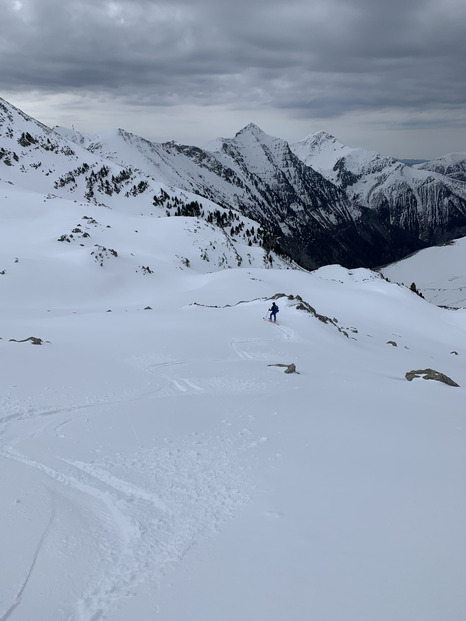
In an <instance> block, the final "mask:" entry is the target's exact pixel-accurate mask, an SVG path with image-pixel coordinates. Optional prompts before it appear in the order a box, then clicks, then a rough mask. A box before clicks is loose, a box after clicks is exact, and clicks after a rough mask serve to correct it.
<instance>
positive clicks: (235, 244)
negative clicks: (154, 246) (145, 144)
mask: <svg viewBox="0 0 466 621" xmlns="http://www.w3.org/2000/svg"><path fill="white" fill-rule="evenodd" d="M113 134H114V136H117V137H118V133H115V132H114V133H113ZM100 151H101V149H100V146H99V143H98V137H97V136H85V135H83V134H79V133H78V132H74V131H73V132H72V131H70V130H61V131H60V132H57V131H54V130H51V129H50V128H48V127H45V126H44V125H42V124H41V123H38V122H36V121H35V120H34V119H32V118H30V117H28V116H27V115H25V114H24V113H23V112H21V111H20V110H18V109H17V108H15V107H14V106H11V105H10V104H8V103H7V102H5V101H3V100H1V99H0V187H1V188H3V189H4V190H3V191H4V193H3V199H4V200H8V201H9V202H10V203H11V204H17V203H18V201H15V200H14V198H12V196H14V195H15V194H14V193H16V194H18V193H23V194H24V192H26V193H28V194H29V193H32V195H33V196H34V201H35V203H36V204H38V205H41V204H42V203H48V202H49V201H50V202H51V203H57V202H58V203H59V204H60V205H62V206H63V207H62V209H63V210H67V209H68V210H69V211H71V210H74V206H75V204H78V205H79V207H80V210H81V211H82V213H83V215H84V218H85V221H82V222H79V223H78V222H75V223H74V224H73V226H71V225H70V226H68V228H66V226H67V225H64V226H65V228H63V230H60V231H59V235H58V237H57V241H61V242H65V244H64V246H65V247H67V248H72V247H79V248H81V247H82V248H83V251H82V252H87V250H89V252H91V253H95V252H97V255H100V254H101V247H103V243H101V242H102V240H101V239H100V237H99V238H98V239H97V237H96V227H97V228H99V227H98V226H97V224H95V223H96V222H100V221H101V219H102V218H101V216H99V217H94V215H93V214H94V211H95V210H93V209H92V208H94V207H99V208H102V207H103V208H106V209H108V210H114V211H116V212H120V213H122V214H123V215H125V216H128V218H127V220H126V221H127V222H129V218H131V217H137V218H141V217H144V218H146V220H145V221H143V222H144V223H140V224H138V227H144V228H145V229H147V230H153V224H152V223H151V222H150V221H149V219H151V218H165V217H167V216H181V217H182V218H183V219H186V218H190V219H191V220H193V218H196V219H201V220H202V219H203V220H205V222H200V223H199V222H197V221H196V220H195V221H194V222H192V224H191V225H186V226H187V229H189V230H192V231H195V230H197V229H199V230H204V228H205V227H204V225H205V226H206V227H207V229H209V230H210V231H211V233H210V237H209V241H208V243H207V244H206V245H204V246H203V245H202V244H201V245H200V246H199V248H197V246H196V247H195V248H194V247H193V255H192V256H191V257H190V258H189V260H188V261H187V262H186V261H185V259H186V257H185V258H183V257H180V258H179V262H181V263H182V264H183V265H185V264H194V262H195V261H196V260H197V259H199V258H200V259H201V260H202V261H205V263H206V269H209V268H210V269H213V268H214V267H219V266H221V267H239V266H241V265H242V266H248V265H255V266H258V265H259V266H264V265H266V266H267V267H286V266H289V265H290V260H289V259H288V257H283V258H279V257H278V256H277V255H276V253H274V252H273V249H271V248H269V245H270V233H269V232H268V231H267V230H266V229H264V228H260V227H259V226H258V225H257V222H255V221H253V220H251V219H250V218H247V217H246V216H244V215H242V214H241V213H240V212H239V211H235V210H232V209H230V208H228V209H226V208H224V207H221V206H220V205H218V204H216V203H213V202H212V201H210V200H208V199H206V198H204V197H201V196H199V194H194V193H191V192H188V191H186V190H182V189H180V187H179V185H178V186H176V187H173V186H172V187H170V186H169V185H166V184H164V183H161V182H160V181H156V180H155V179H154V175H151V176H149V175H147V174H145V173H144V172H142V171H141V170H138V169H136V168H135V163H134V162H136V163H137V158H135V160H134V162H132V161H131V157H128V158H126V157H118V156H117V153H116V152H113V153H112V157H107V156H105V155H101V153H100ZM123 153H125V152H124V150H123ZM133 154H134V153H131V155H133ZM120 162H121V163H120ZM128 162H131V163H128ZM191 167H192V166H191ZM169 168H170V167H169V166H168V167H167V169H169ZM173 170H175V169H173ZM173 175H174V177H173V180H176V174H175V173H173ZM160 177H162V175H160ZM179 179H184V176H181V175H179ZM11 192H13V195H12V194H11ZM22 200H23V199H22ZM19 202H21V201H19ZM47 208H48V207H47ZM44 210H45V207H44ZM89 214H91V215H92V217H90V216H89ZM196 222H197V223H196ZM131 225H132V228H130V229H129V231H128V235H133V234H134V224H133V223H131ZM207 229H206V230H207ZM167 230H172V229H167ZM99 231H100V228H99ZM99 234H100V233H99ZM96 242H98V243H97V244H96ZM94 246H98V248H97V250H96V248H94ZM220 248H221V251H219V249H220ZM110 254H112V253H110ZM173 254H176V249H175V248H174V249H173ZM112 256H113V255H112ZM131 260H132V259H131Z"/></svg>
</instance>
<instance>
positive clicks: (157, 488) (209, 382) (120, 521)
mask: <svg viewBox="0 0 466 621" xmlns="http://www.w3.org/2000/svg"><path fill="white" fill-rule="evenodd" d="M231 346H232V348H233V350H234V352H235V353H236V355H237V356H238V357H239V358H240V359H245V360H254V358H255V357H257V352H254V353H249V352H248V351H247V348H248V347H252V348H253V349H254V348H255V349H256V350H257V348H258V347H259V349H260V344H258V343H257V342H254V341H250V342H247V341H244V342H242V341H235V342H233V343H232V344H231ZM259 357H260V356H259ZM146 362H147V361H146ZM181 366H183V367H184V371H185V373H183V376H182V377H179V376H177V375H176V370H177V369H179V368H181ZM191 366H192V362H190V363H188V362H180V361H167V362H163V363H159V364H157V365H152V369H149V370H151V371H152V372H153V373H154V372H155V375H156V378H157V379H159V380H162V382H161V385H159V386H156V384H157V381H156V382H155V386H154V389H153V390H150V391H147V392H145V393H140V394H133V395H128V394H124V395H122V396H121V398H118V397H116V396H115V395H112V396H111V397H109V398H108V399H104V398H103V399H97V400H96V401H95V402H94V403H92V402H90V401H86V402H85V403H83V404H75V405H73V406H68V407H63V408H59V407H52V408H47V407H44V408H33V407H21V404H20V403H16V404H15V405H14V411H13V412H11V410H10V413H7V415H6V416H4V417H3V418H2V419H1V423H2V432H3V433H2V434H1V435H2V436H4V435H5V434H4V432H5V430H6V429H7V428H8V432H9V433H8V436H9V437H11V438H16V440H15V439H13V440H10V442H9V444H6V445H5V444H4V445H3V446H2V447H0V455H1V457H3V458H4V459H9V460H13V461H16V462H18V463H20V464H23V465H25V466H28V467H30V468H31V469H34V470H35V471H37V473H39V476H41V477H44V476H45V477H46V478H47V479H48V480H50V481H51V482H52V484H53V485H52V490H53V494H54V495H55V496H56V497H57V498H58V497H60V496H66V497H67V498H68V500H71V502H72V503H73V504H74V505H75V507H76V511H77V512H78V513H83V514H85V515H86V520H87V523H88V524H89V527H88V528H89V532H90V533H92V536H91V537H90V539H88V540H87V542H86V543H85V545H87V546H92V548H96V549H97V550H98V554H99V557H100V564H99V565H100V567H99V575H98V576H94V577H93V580H92V583H91V582H90V583H89V584H88V586H87V587H85V589H84V591H83V592H82V594H81V597H80V598H79V600H78V601H77V602H76V606H75V611H74V613H73V614H72V615H71V616H70V617H69V620H68V621H97V620H98V619H100V618H102V617H103V616H104V615H105V614H106V613H107V612H108V610H109V609H111V607H112V603H113V602H114V600H115V598H121V597H130V596H131V595H132V594H133V593H134V591H135V589H136V587H137V585H138V584H139V583H141V582H143V581H147V580H148V581H150V582H152V583H153V584H154V588H156V584H157V579H158V578H159V577H160V576H162V575H163V574H164V573H165V572H166V571H167V570H168V568H170V567H171V566H173V565H174V564H176V563H177V562H179V561H180V559H182V558H183V556H184V555H185V554H186V552H187V551H188V550H189V549H190V548H191V547H192V546H193V545H196V544H198V543H199V542H200V541H202V539H203V538H205V537H206V536H208V535H209V533H213V532H215V531H216V529H217V528H218V526H219V525H220V524H221V523H222V522H223V521H224V520H225V519H227V518H228V517H229V516H230V515H232V513H233V512H234V511H236V510H237V509H238V508H239V507H240V506H241V505H242V504H244V503H245V502H246V501H247V492H245V490H246V489H247V483H245V478H247V470H248V466H247V463H248V460H247V452H248V451H250V450H251V449H255V448H256V447H257V446H259V445H260V444H261V443H262V442H264V441H266V438H255V437H253V436H252V435H251V434H250V432H249V431H248V430H247V429H243V430H242V432H241V433H240V434H238V436H237V437H236V436H234V435H233V436H232V435H231V429H228V427H227V426H226V425H225V424H224V421H222V420H219V426H220V429H221V431H219V434H218V435H217V436H213V437H206V436H204V435H203V434H193V436H192V437H188V438H185V439H184V440H183V441H181V442H180V441H175V442H174V444H173V446H168V447H167V448H157V449H156V448H154V449H142V448H141V449H140V450H139V452H138V454H137V455H133V456H129V457H128V456H122V455H120V454H119V453H117V454H114V455H112V456H109V457H107V458H106V459H104V460H103V461H101V462H99V463H98V464H96V463H87V462H85V461H80V460H70V459H65V458H63V459H62V458H60V457H58V456H56V457H54V456H53V455H51V454H49V455H43V456H42V458H41V459H38V458H32V457H29V456H28V455H26V454H23V453H22V452H20V451H19V450H17V448H16V447H15V445H16V444H18V443H20V442H22V441H23V440H25V438H26V437H29V438H35V437H36V436H37V435H39V434H40V433H50V432H52V433H53V434H54V435H55V437H62V436H61V435H60V434H61V433H62V431H63V428H64V427H65V426H66V425H68V424H70V423H72V422H74V421H76V420H77V419H79V418H80V416H82V412H83V411H84V410H86V411H87V412H88V411H89V410H92V408H102V407H106V406H111V405H112V404H121V403H130V402H132V401H136V400H139V399H142V398H144V397H146V396H148V395H150V396H152V397H153V396H156V397H166V396H174V395H179V396H183V395H188V394H191V395H193V394H198V395H201V394H203V393H204V392H206V391H208V393H209V394H210V395H222V394H231V393H235V394H236V393H244V392H245V391H246V392H249V391H253V392H254V391H257V390H258V389H263V388H264V386H263V385H262V383H260V382H259V383H258V381H257V379H248V378H241V377H233V376H228V375H222V374H219V375H218V376H216V377H215V376H210V377H205V376H204V377H202V379H197V378H195V377H191V376H190V374H189V369H190V368H191ZM194 366H195V364H194ZM172 372H173V374H171V373H172ZM107 409H108V408H107ZM72 412H76V413H77V416H76V417H73V418H70V417H69V414H70V413H72ZM87 412H86V419H87V418H88V417H89V414H88V413H87ZM51 417H54V418H55V420H54V422H53V423H52V425H51V424H50V418H51ZM63 418H65V419H64V420H63ZM31 419H34V420H35V422H38V425H35V426H34V427H32V428H31V429H29V431H28V435H27V436H25V435H24V433H23V432H24V430H25V429H26V428H25V427H24V423H25V422H28V424H29V421H30V420H31ZM15 430H16V431H17V435H16V436H15V435H14V433H13V432H14V431H15ZM32 430H34V431H33V432H32ZM116 472H121V476H117V475H116ZM132 478H136V480H137V481H138V482H140V481H144V482H145V485H144V486H141V485H136V484H135V483H133V482H132V481H131V479H132ZM239 490H241V491H239ZM50 520H52V518H50ZM50 525H51V521H50V522H49V526H48V527H47V529H46V530H45V532H44V534H43V535H42V538H41V539H40V541H39V542H38V544H37V550H36V552H35V553H34V554H33V557H32V560H31V561H30V567H29V570H28V572H27V574H26V575H25V576H24V580H23V583H22V585H20V586H19V588H18V594H17V596H16V599H15V601H14V602H12V603H11V604H10V606H9V608H8V609H7V611H6V612H4V613H3V617H1V618H0V621H6V620H7V619H8V618H9V617H10V616H11V615H13V613H14V614H15V615H16V614H20V611H21V599H22V595H23V593H24V591H25V590H26V589H27V585H28V581H29V579H30V577H31V575H32V574H33V572H34V568H35V565H36V562H37V559H38V558H39V557H40V555H41V549H42V544H43V540H44V539H45V537H46V535H47V533H48V532H49V531H50V528H51V526H50ZM83 553H84V554H85V551H84V552H83ZM49 579H53V576H50V577H49ZM14 618H15V619H16V618H17V617H16V616H15V617H14Z"/></svg>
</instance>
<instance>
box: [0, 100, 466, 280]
mask: <svg viewBox="0 0 466 621" xmlns="http://www.w3.org/2000/svg"><path fill="white" fill-rule="evenodd" d="M3 108H4V109H5V110H7V111H8V114H9V115H10V117H11V118H10V121H11V119H13V120H14V119H16V120H15V121H14V122H13V121H11V122H10V125H8V127H6V126H5V125H4V126H2V130H1V131H2V143H3V144H4V145H5V146H4V147H3V151H2V152H0V156H1V157H0V166H1V163H2V161H3V163H4V164H5V163H6V164H7V165H8V166H9V167H10V170H8V169H7V168H6V167H5V168H4V167H1V168H0V172H1V173H2V175H0V178H3V179H4V180H5V181H7V180H8V181H10V182H12V183H18V182H19V183H20V186H19V187H24V182H25V180H26V177H27V178H28V179H29V180H30V181H32V180H33V181H34V183H33V184H31V183H28V184H27V187H28V188H30V189H36V190H39V191H41V192H43V193H51V194H56V195H58V196H61V197H68V198H70V197H72V198H74V199H75V200H92V201H94V202H96V203H98V204H103V205H106V206H109V207H112V208H113V207H114V206H115V207H117V208H118V209H129V210H131V211H133V212H139V213H144V214H146V215H148V214H152V215H159V216H160V215H166V210H165V214H164V212H163V210H162V209H161V208H160V207H161V205H160V204H158V202H159V201H158V199H157V200H154V197H157V196H159V195H160V192H161V190H162V189H163V191H164V192H165V193H167V194H168V195H170V196H173V197H175V196H177V197H178V200H179V195H180V192H184V193H185V194H186V193H188V194H189V196H191V199H190V202H193V201H195V202H199V203H202V204H203V205H204V206H205V201H208V202H209V203H210V204H213V205H216V209H217V208H222V209H226V210H227V211H229V210H233V211H235V212H237V213H238V214H240V216H241V217H247V218H249V219H252V220H254V221H255V222H256V228H258V227H260V228H261V230H263V231H264V232H265V233H266V235H265V237H264V238H263V240H262V241H263V244H264V245H265V247H266V249H267V250H273V249H275V250H276V251H277V252H278V251H284V252H286V253H288V254H289V255H290V256H291V257H292V259H294V260H295V261H297V262H299V263H300V264H301V265H302V266H304V267H306V268H315V267H318V266H321V265H325V264H327V263H341V264H344V265H346V266H349V267H355V266H371V267H374V266H377V265H381V264H385V263H387V262H390V261H394V260H396V259H399V258H401V257H403V256H406V255H407V254H409V253H410V252H413V251H415V250H418V249H420V248H423V247H426V246H428V245H432V244H435V243H439V242H445V241H449V240H451V239H454V238H456V237H459V236H461V235H464V234H465V233H466V186H465V184H464V183H461V182H459V181H457V180H455V179H453V178H452V177H451V176H448V175H446V174H441V173H438V172H430V171H427V170H421V169H418V168H414V167H409V166H405V165H404V164H403V163H401V162H400V161H398V160H395V159H393V158H387V157H383V156H381V155H380V154H378V153H375V152H370V151H366V150H364V149H361V148H351V147H347V146H345V145H343V144H342V143H340V142H339V141H338V140H337V139H336V138H334V137H333V136H330V135H329V134H327V133H325V132H319V133H317V134H313V135H311V136H308V137H307V138H306V139H304V140H303V141H300V142H299V143H295V144H294V145H289V144H288V143H287V142H286V141H284V140H282V139H280V138H275V137H272V136H268V135H267V134H266V133H265V132H263V131H262V130H261V129H260V128H259V127H258V126H257V125H255V124H253V123H251V124H249V125H247V126H246V127H245V128H243V129H242V130H240V131H239V132H238V133H237V134H236V136H235V137H234V138H230V139H225V138H222V139H218V140H217V141H216V142H215V144H214V145H211V146H210V150H203V149H200V148H198V147H193V146H186V145H181V144H177V143H175V142H168V143H165V144H158V143H154V142H151V141H148V140H146V139H144V138H142V137H138V136H134V135H132V134H130V133H128V132H126V131H124V130H123V129H119V130H115V131H113V132H107V133H105V134H102V135H99V136H85V135H82V134H79V133H77V132H75V131H70V130H62V129H57V132H52V130H43V129H42V128H41V127H40V126H39V125H38V124H36V123H35V122H34V121H33V120H32V119H29V120H27V119H26V117H25V115H22V116H21V115H19V114H18V113H17V112H15V110H14V109H13V108H9V107H8V105H7V104H6V102H5V103H4V104H3ZM8 114H6V117H5V118H7V117H8ZM15 115H16V116H15ZM25 122H27V123H29V125H28V127H29V129H30V131H29V130H28V131H24V130H22V129H21V128H22V126H23V125H24V123H25ZM34 132H35V133H34ZM44 132H45V133H44ZM41 136H42V137H41ZM50 136H53V140H51V138H50ZM30 138H32V142H31V141H30ZM71 140H75V141H76V142H71ZM18 141H20V142H19V143H18ZM34 141H35V142H34ZM21 143H22V148H21V150H19V149H18V144H21ZM5 147H6V148H5ZM84 147H86V148H84ZM15 149H16V150H15ZM84 164H85V165H86V167H84ZM18 171H20V172H21V174H20V175H19V176H18ZM458 174H462V173H458ZM154 203H155V204H154ZM203 211H204V213H205V214H207V213H209V210H208V209H204V210H203ZM247 241H248V240H247ZM249 241H251V240H249Z"/></svg>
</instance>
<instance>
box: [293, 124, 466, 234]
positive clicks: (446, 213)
mask: <svg viewBox="0 0 466 621" xmlns="http://www.w3.org/2000/svg"><path fill="white" fill-rule="evenodd" d="M291 149H292V151H293V152H294V153H295V154H296V155H297V156H298V157H300V158H301V159H302V161H303V162H305V163H306V164H307V165H308V166H312V167H313V168H315V169H316V170H318V171H319V172H321V174H323V175H324V176H325V177H326V178H327V179H328V180H330V181H332V182H333V183H335V184H336V185H337V186H338V187H340V188H341V189H342V190H344V191H345V192H346V194H347V196H348V198H349V199H350V200H351V201H353V202H356V203H358V204H359V205H361V206H363V207H366V208H368V209H370V210H372V211H373V212H374V213H375V214H377V216H378V217H379V218H380V220H381V221H382V222H384V223H385V224H387V225H389V226H391V227H396V228H398V229H399V230H400V231H403V232H404V233H405V234H406V235H408V236H409V237H411V238H414V239H417V240H418V242H420V243H421V244H422V243H424V244H427V245H431V244H435V243H440V242H445V241H448V240H450V239H453V238H455V237H458V236H460V235H464V234H465V233H466V185H465V184H464V183H462V182H458V181H456V180H455V179H453V178H451V177H449V176H445V175H446V168H445V169H444V170H443V171H442V170H441V169H440V167H439V168H437V169H434V168H431V169H429V168H428V167H427V164H423V165H420V166H418V167H415V168H411V167H409V166H406V165H405V164H403V163H402V162H400V161H399V160H395V159H393V158H389V157H384V156H382V155H380V154H379V153H375V152H372V151H366V150H364V149H354V148H351V147H348V146H345V145H343V144H342V143H340V142H339V141H338V140H336V138H334V137H333V136H330V135H329V134H327V133H325V132H319V133H317V134H313V135H311V136H308V137H307V138H305V139H304V140H302V141H300V142H297V143H295V144H293V145H291ZM429 170H434V174H432V172H429ZM439 173H442V174H439ZM409 237H408V239H409Z"/></svg>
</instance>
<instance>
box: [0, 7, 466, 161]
mask: <svg viewBox="0 0 466 621" xmlns="http://www.w3.org/2000/svg"><path fill="white" fill-rule="evenodd" d="M0 2H1V4H2V20H1V22H0V75H1V76H2V87H3V89H4V91H5V92H7V93H13V94H15V93H17V94H18V97H17V99H18V98H19V99H21V97H24V96H25V94H27V93H28V92H31V93H35V96H36V97H40V95H41V94H42V95H48V96H49V97H50V96H51V95H53V94H56V95H57V96H59V95H63V94H64V93H72V94H74V95H75V96H78V95H79V96H81V97H82V98H83V101H84V100H86V101H87V102H89V103H90V102H92V100H93V99H96V100H97V99H98V98H99V97H100V98H104V99H105V98H106V99H107V101H111V100H114V101H118V102H119V104H120V106H121V109H122V110H123V106H124V104H125V103H126V104H127V105H128V106H139V107H141V108H145V109H147V110H149V109H150V108H151V107H152V108H154V109H155V110H156V109H157V108H161V107H163V108H170V107H174V108H175V107H177V106H178V107H183V106H192V107H195V108H197V109H198V111H199V121H200V124H201V125H202V124H203V123H204V114H203V113H202V111H203V110H207V108H209V107H212V106H216V107H220V108H221V109H222V110H223V111H224V114H227V113H228V111H229V110H231V111H237V112H238V111H240V110H244V111H249V112H255V114H254V116H255V122H258V123H259V124H261V122H260V116H261V114H263V113H264V111H265V110H267V111H268V113H270V112H271V111H273V110H276V111H277V119H278V118H280V119H284V118H285V117H287V116H288V118H289V119H306V118H307V119H309V120H311V119H322V120H325V119H330V120H331V119H343V118H344V117H348V115H350V116H351V115H355V114H356V115H357V114H366V113H369V114H371V115H374V114H376V113H377V111H380V113H381V114H382V113H383V118H384V122H385V123H390V122H391V123H393V124H397V125H398V127H400V126H402V125H403V124H405V125H408V126H409V122H410V121H409V117H410V116H411V115H413V114H414V113H416V112H419V113H423V112H429V114H430V123H431V124H432V123H433V122H434V121H433V120H434V119H436V123H437V124H438V126H439V127H440V126H441V124H442V119H443V118H444V119H445V122H446V123H447V124H448V123H449V124H450V125H451V123H452V122H456V124H457V125H462V126H464V124H465V118H464V112H463V110H464V105H465V102H466V83H465V80H464V75H465V59H466V38H465V37H464V26H463V24H464V23H465V20H466V5H465V3H464V0H444V2H442V4H440V3H434V2H433V1H431V0H410V2H409V3H407V2H406V1H405V0H403V1H401V0H392V1H391V2H390V3H387V2H386V1H384V2H382V1H381V0H288V1H287V2H283V0H280V1H278V0H269V1H268V2H265V1H262V0H253V1H251V0H249V1H246V0H236V1H235V2H231V0H230V1H228V2H226V1H224V0H190V1H188V0H186V1H182V0H174V1H168V0H167V1H160V0H108V1H106V0H98V1H96V0H93V1H91V0H79V1H78V0H65V1H63V0H0ZM48 101H49V103H50V101H51V100H50V99H49V100H48ZM388 110H390V111H391V113H390V114H391V121H390V119H389V118H388V117H387V114H386V112H387V111H388ZM235 118H236V117H235ZM41 120H42V119H41ZM277 122H278V121H277ZM413 123H414V121H413ZM123 125H124V123H123ZM415 126H416V125H415V124H413V125H412V127H413V128H414V127H415ZM237 129H239V128H237ZM319 129H320V128H319ZM276 134H278V135H279V132H278V131H277V132H276ZM209 137H210V134H209V133H208V121H207V125H206V127H205V129H204V138H205V139H207V138H209ZM463 150H466V145H465V146H464V148H463Z"/></svg>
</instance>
